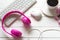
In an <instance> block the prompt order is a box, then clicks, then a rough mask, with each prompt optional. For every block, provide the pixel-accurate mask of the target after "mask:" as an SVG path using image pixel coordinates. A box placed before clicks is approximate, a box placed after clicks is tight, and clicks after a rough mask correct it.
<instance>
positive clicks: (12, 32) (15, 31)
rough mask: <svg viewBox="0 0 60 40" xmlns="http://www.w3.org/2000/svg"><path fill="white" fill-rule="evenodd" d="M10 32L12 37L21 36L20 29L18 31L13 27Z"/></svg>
mask: <svg viewBox="0 0 60 40" xmlns="http://www.w3.org/2000/svg"><path fill="white" fill-rule="evenodd" d="M11 34H12V36H14V37H21V36H22V33H21V32H20V31H18V30H15V29H12V30H11Z"/></svg>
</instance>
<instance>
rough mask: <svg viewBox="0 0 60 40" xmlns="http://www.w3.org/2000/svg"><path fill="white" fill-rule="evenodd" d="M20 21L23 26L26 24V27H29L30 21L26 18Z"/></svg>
mask: <svg viewBox="0 0 60 40" xmlns="http://www.w3.org/2000/svg"><path fill="white" fill-rule="evenodd" d="M21 20H22V22H23V23H24V24H27V25H29V24H30V23H31V21H30V19H29V18H27V17H23V18H22V19H21Z"/></svg>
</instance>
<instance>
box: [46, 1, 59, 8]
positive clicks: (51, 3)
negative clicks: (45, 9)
mask: <svg viewBox="0 0 60 40" xmlns="http://www.w3.org/2000/svg"><path fill="white" fill-rule="evenodd" d="M47 4H48V5H49V6H52V7H54V6H56V5H57V4H58V0H47Z"/></svg>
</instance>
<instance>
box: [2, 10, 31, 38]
mask: <svg viewBox="0 0 60 40" xmlns="http://www.w3.org/2000/svg"><path fill="white" fill-rule="evenodd" d="M13 13H18V14H20V15H22V16H23V18H21V20H22V22H23V23H24V24H25V25H30V23H31V21H30V19H29V18H28V17H26V16H25V15H24V14H23V13H22V12H20V11H11V12H8V13H7V14H6V15H4V17H3V18H2V29H3V30H4V31H5V32H6V33H8V34H9V35H11V36H13V37H21V36H22V32H20V31H18V30H16V29H12V30H11V33H9V32H7V31H6V30H5V28H4V20H5V19H6V18H7V17H8V16H10V15H11V14H13Z"/></svg>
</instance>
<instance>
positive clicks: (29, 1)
mask: <svg viewBox="0 0 60 40" xmlns="http://www.w3.org/2000/svg"><path fill="white" fill-rule="evenodd" d="M3 1H4V2H5V0H3ZM4 2H3V3H4ZM8 3H9V0H7V4H8ZM35 3H36V0H14V1H12V0H11V2H10V4H9V5H8V6H5V5H4V7H5V9H4V10H1V11H0V19H2V18H3V16H4V15H5V14H6V13H7V12H9V11H12V10H20V11H22V12H26V11H27V10H28V9H29V8H30V7H31V6H32V5H33V4H35ZM7 4H6V5H7ZM16 19H17V18H11V19H9V20H8V21H7V22H6V24H7V25H10V23H12V22H13V21H15V20H16Z"/></svg>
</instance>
